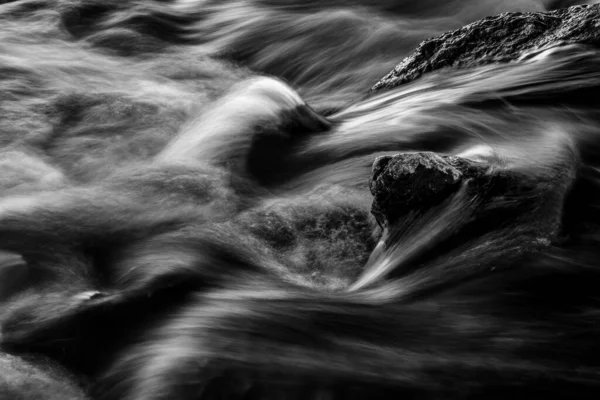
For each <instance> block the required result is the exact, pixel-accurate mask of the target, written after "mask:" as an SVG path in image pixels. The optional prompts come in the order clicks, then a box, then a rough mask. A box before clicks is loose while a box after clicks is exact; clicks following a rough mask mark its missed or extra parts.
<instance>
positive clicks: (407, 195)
mask: <svg viewBox="0 0 600 400" xmlns="http://www.w3.org/2000/svg"><path fill="white" fill-rule="evenodd" d="M455 158H456V157H444V156H439V155H437V154H435V153H407V154H398V155H396V156H394V157H390V156H383V157H379V158H377V159H376V160H375V162H374V163H373V170H372V174H371V179H370V180H369V188H370V189H371V193H372V194H373V197H374V200H373V205H372V207H371V212H372V213H373V215H374V216H375V218H377V221H378V222H379V223H380V224H381V225H382V226H383V227H386V226H388V225H390V224H391V223H393V222H394V221H395V220H396V219H397V218H398V217H399V216H401V215H404V214H406V213H408V212H409V211H413V210H425V209H427V208H430V207H432V206H434V205H435V204H438V203H440V202H441V201H443V200H444V199H445V198H447V197H448V196H449V195H450V194H451V193H452V192H454V191H456V189H457V187H458V185H460V183H461V182H462V181H463V178H464V177H465V176H464V172H468V171H466V169H465V168H464V167H463V168H460V166H459V164H457V163H453V162H452V159H455ZM453 164H454V165H453ZM457 167H458V168H457ZM461 170H462V171H461Z"/></svg>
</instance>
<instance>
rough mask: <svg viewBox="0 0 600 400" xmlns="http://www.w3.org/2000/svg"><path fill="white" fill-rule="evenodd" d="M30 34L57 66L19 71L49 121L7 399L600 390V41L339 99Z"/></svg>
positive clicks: (19, 86) (19, 277)
mask: <svg viewBox="0 0 600 400" xmlns="http://www.w3.org/2000/svg"><path fill="white" fill-rule="evenodd" d="M17 3H18V2H17ZM30 5H31V4H30ZM31 6H33V5H31ZM181 6H182V7H184V5H183V4H182V5H181ZM11 7H13V6H11ZM14 7H15V9H16V6H14ZM107 7H108V6H107ZM157 7H158V5H157ZM11 10H12V9H11ZM88 11H89V10H88ZM100 11H102V10H100ZM61 12H62V11H61ZM104 12H106V13H109V11H107V10H104ZM294 12H297V11H294ZM49 14H52V13H49ZM56 15H63V14H56ZM108 15H112V19H111V18H109V19H106V20H103V21H104V22H103V23H104V24H107V25H109V26H112V25H111V24H113V25H114V23H115V21H114V19H118V17H119V16H121V17H123V18H125V16H124V15H121V14H119V13H116V14H110V13H109V14H108ZM38 17H39V18H49V17H48V16H47V15H46V14H43V15H41V14H40V15H38ZM128 17H131V15H128ZM171 17H172V18H174V19H175V20H177V18H176V14H173V15H171ZM157 21H158V22H157ZM67 22H69V21H67ZM71 22H72V21H71ZM155 22H156V23H159V22H160V23H165V24H167V22H168V21H167V22H165V20H164V19H158V20H155ZM167 25H168V24H167ZM225 25H227V24H225ZM66 26H71V27H73V26H74V25H73V24H71V25H68V24H67V25H66ZM76 26H77V27H79V28H81V29H83V28H82V27H81V26H80V25H76ZM130 33H131V32H129V33H127V34H130ZM111 34H112V35H116V33H115V32H114V31H111ZM120 34H122V35H125V32H121V33H120ZM181 34H182V35H183V33H181ZM81 35H82V36H85V35H84V34H83V33H81ZM86 37H87V36H86ZM40 40H41V39H40ZM86 40H90V41H92V42H93V40H91V39H89V38H88V39H86ZM94 40H100V39H99V38H98V37H95V38H94ZM56 46H65V49H67V48H69V45H67V44H65V43H63V42H59V43H57V44H56ZM40 49H42V48H40ZM10 50H11V51H12V52H13V53H14V54H13V53H11V54H13V55H12V57H8V56H6V57H5V58H6V59H5V60H4V62H9V61H10V62H13V64H14V65H13V68H14V69H16V70H19V71H27V69H28V68H33V67H31V66H30V65H29V64H28V65H24V64H23V65H21V64H20V63H19V60H24V59H29V58H31V59H32V60H34V61H35V60H37V61H36V62H38V63H39V64H35V63H34V64H32V65H33V66H34V67H35V66H36V65H39V66H44V67H45V68H48V69H49V70H50V71H52V73H51V74H48V76H49V77H48V78H47V80H45V79H46V78H45V77H44V76H42V75H43V74H39V75H31V76H30V75H27V76H29V77H30V80H29V81H28V82H23V81H22V80H18V79H17V78H15V79H14V80H11V81H10V82H8V83H6V87H7V93H9V94H10V95H11V96H13V97H14V99H13V100H14V103H11V106H10V107H7V109H11V110H13V112H14V113H15V115H17V116H18V115H36V116H37V115H38V114H36V113H39V115H41V116H43V118H42V117H41V116H39V119H35V118H33V117H31V119H29V120H26V119H23V120H24V121H27V122H28V125H27V126H26V127H23V126H22V125H19V124H14V125H11V129H7V132H9V131H10V132H12V133H13V134H14V135H15V137H20V136H18V135H17V134H16V133H15V132H18V131H19V129H21V130H24V131H27V132H29V134H28V135H24V136H23V137H22V138H21V139H19V140H20V142H19V140H16V139H15V140H13V141H11V142H10V144H9V145H7V146H6V148H5V149H4V150H3V153H2V154H3V158H2V163H3V164H4V165H5V166H10V169H9V168H8V167H6V168H5V169H3V170H6V171H10V176H9V175H8V174H7V175H6V176H7V177H8V178H4V179H3V180H1V181H0V183H2V197H0V250H1V251H2V253H1V254H0V265H1V266H2V269H1V270H0V275H1V278H2V281H1V283H0V300H1V301H2V303H1V304H2V308H0V327H1V333H2V336H1V338H0V346H1V350H2V353H0V371H3V375H0V378H4V377H6V378H4V380H2V381H0V394H2V395H4V394H6V395H7V396H9V397H8V398H19V397H21V398H36V397H35V396H38V397H37V398H39V396H40V394H39V393H42V394H43V395H44V396H45V397H44V398H49V399H86V398H90V399H107V400H108V399H110V400H113V399H114V400H117V399H119V400H120V399H126V400H133V399H139V400H142V399H144V400H145V399H150V400H159V399H182V400H187V399H190V400H193V399H215V398H221V399H371V398H377V399H397V398H401V397H409V398H414V399H482V398H484V399H505V398H507V397H509V396H512V397H516V398H523V399H525V398H532V397H533V398H535V397H538V396H539V397H543V396H554V397H555V398H596V397H598V395H599V394H600V383H599V382H600V381H599V380H598V376H599V374H600V359H599V357H598V355H600V347H599V349H598V351H596V347H597V346H600V345H599V344H598V343H599V341H598V337H599V335H600V330H599V332H596V329H599V327H600V298H599V297H598V295H597V286H598V285H599V284H600V268H599V265H598V259H599V256H600V246H599V245H600V241H599V240H600V239H599V237H598V229H599V226H598V225H599V224H600V213H599V212H598V207H597V205H598V203H599V202H600V186H599V185H600V180H599V178H600V175H598V167H599V166H600V165H599V164H600V140H599V139H600V137H598V136H599V135H600V114H599V111H598V110H599V107H598V104H596V103H597V102H598V100H596V98H597V96H595V94H596V93H597V91H598V90H599V89H600V51H599V50H597V49H596V48H593V47H587V46H583V45H577V46H562V47H556V48H551V49H540V50H538V51H536V52H535V53H533V54H530V55H529V56H526V57H522V58H521V59H519V60H517V61H515V62H513V63H509V64H503V65H490V66H485V67H478V68H471V69H465V70H462V71H454V72H447V71H446V72H443V73H430V74H428V75H425V76H424V77H423V78H421V79H419V80H417V81H415V82H412V83H410V84H407V85H404V86H402V87H399V88H397V89H394V90H392V91H389V92H386V93H382V94H379V95H375V96H372V97H370V98H368V99H364V100H362V101H354V102H353V104H352V105H350V106H344V107H338V106H339V104H337V103H336V106H335V107H333V108H334V109H337V108H341V109H340V110H339V111H331V110H330V112H328V113H327V116H325V115H323V114H321V113H319V112H317V111H316V110H318V107H316V106H315V107H313V106H311V103H310V102H307V101H306V100H305V97H303V96H302V95H301V93H300V91H297V90H296V89H294V88H293V87H292V86H291V85H290V84H288V83H286V82H285V81H283V80H281V79H278V78H274V77H266V76H264V77H251V78H247V79H246V77H243V79H239V81H240V82H236V83H232V84H230V85H229V84H228V85H227V86H228V88H229V89H228V91H227V93H226V94H224V95H223V96H215V97H217V99H216V100H215V101H206V98H204V97H202V96H201V95H199V94H198V93H199V92H196V91H193V90H191V89H190V90H188V88H187V86H185V85H182V84H181V82H180V81H177V82H176V83H174V82H172V81H169V80H168V79H166V78H159V77H156V76H154V75H153V73H154V72H152V71H154V70H155V69H160V70H162V69H163V68H166V64H160V62H162V61H160V62H158V63H153V62H151V61H150V60H148V59H146V58H143V57H142V58H140V59H132V61H131V63H132V65H133V64H135V66H136V68H141V67H140V66H145V68H146V69H145V70H143V72H144V73H143V74H141V75H138V74H136V73H135V68H133V67H132V65H129V64H127V63H122V62H121V61H118V59H117V58H116V57H117V56H116V55H114V54H112V55H105V54H101V53H98V54H96V53H88V52H87V50H86V51H84V50H81V49H79V48H77V49H76V50H72V51H71V50H69V51H67V52H66V53H65V54H66V55H65V54H53V53H52V54H46V56H47V57H46V58H45V59H44V60H43V61H42V60H39V59H37V58H33V57H32V53H30V52H31V51H32V49H31V48H30V47H28V46H23V48H13V47H11V48H10ZM121 50H123V49H121ZM40 51H41V50H40ZM24 54H27V57H25V56H24ZM51 55H54V56H55V57H56V59H52V57H50V56H51ZM78 56H80V57H78ZM84 56H85V57H91V58H90V59H86V58H85V57H84ZM19 57H21V58H19ZM136 63H137V64H136ZM96 64H98V66H96ZM84 65H85V68H89V69H85V68H83V66H84ZM40 68H41V67H40ZM8 72H10V70H9V71H8ZM91 72H93V74H92V73H91ZM69 73H72V75H73V77H69ZM171 73H173V74H174V75H176V74H177V73H182V71H171ZM108 76H110V77H113V80H109V79H107V77H108ZM139 76H142V78H140V77H139ZM82 77H83V78H82ZM34 78H35V79H34ZM77 79H80V81H79V82H77V83H78V84H80V85H81V86H82V87H84V88H85V89H86V90H89V93H85V92H82V91H81V89H79V91H77V90H76V89H77V88H75V87H74V86H71V85H74V83H72V82H73V81H76V80H77ZM182 86H185V88H183V87H182ZM32 88H35V89H36V90H37V91H33V89H32ZM67 89H69V90H67ZM119 90H121V91H119ZM194 90H195V89H194ZM124 92H125V93H135V95H125V96H124V95H123V94H122V93H124ZM90 93H91V94H90ZM202 93H204V92H202ZM25 94H28V95H27V96H25ZM159 95H161V96H162V97H160V96H159ZM157 97H158V98H159V99H158V100H156V101H150V100H146V99H150V98H152V99H154V98H157ZM196 101H197V102H198V104H199V105H197V106H195V105H194V104H196V103H195V102H196ZM203 101H205V103H203ZM40 104H44V105H45V106H44V107H45V108H42V109H39V108H40V107H41V106H40ZM181 110H185V111H181ZM106 116H111V119H108V118H106ZM15 118H16V117H15ZM181 119H183V120H184V123H180V122H179V121H180V120H181ZM35 121H37V122H36V123H37V125H36V123H34V122H35ZM45 124H48V125H45ZM47 126H50V127H51V129H50V128H47ZM113 131H116V132H119V134H120V135H122V136H123V138H121V140H120V141H119V140H117V139H118V138H116V137H115V136H111V135H109V132H113ZM142 131H143V132H144V136H143V138H144V140H141V139H139V138H140V137H141V136H140V132H142ZM31 132H33V133H31ZM8 136H9V135H8V133H7V134H6V136H5V137H8ZM107 138H112V139H113V140H114V141H115V142H114V143H113V142H110V140H108V139H107ZM5 140H6V141H7V142H9V140H8V139H5ZM123 141H124V142H125V144H123ZM81 148H86V149H88V151H87V152H83V153H82V154H80V153H78V152H76V151H73V149H81ZM32 149H36V150H35V151H34V150H32ZM126 150H128V151H130V152H131V153H132V154H137V156H131V157H125V158H122V159H118V161H115V162H114V163H107V162H105V163H104V164H105V165H101V163H100V162H99V161H98V160H99V159H102V156H103V154H105V153H106V154H113V153H119V152H120V151H123V152H124V154H128V153H126ZM141 153H143V154H141ZM109 159H110V158H109V157H108V156H106V160H109ZM54 160H58V161H54ZM9 178H10V179H9ZM0 397H1V396H0Z"/></svg>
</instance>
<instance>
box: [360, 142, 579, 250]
mask: <svg viewBox="0 0 600 400" xmlns="http://www.w3.org/2000/svg"><path fill="white" fill-rule="evenodd" d="M577 165H578V163H577V160H576V158H575V157H557V159H556V160H554V161H553V165H548V166H545V167H544V168H541V169H540V170H539V171H538V172H536V171H534V170H532V171H527V172H525V171H522V170H519V169H515V170H513V169H506V168H499V167H498V166H493V165H490V164H488V163H481V162H475V161H472V160H469V159H466V158H462V157H456V156H440V155H437V154H435V153H430V152H421V153H401V154H397V155H395V156H393V157H391V156H384V157H379V158H377V159H376V160H375V162H374V164H373V169H372V174H371V178H370V181H369V187H370V189H371V193H372V194H373V203H372V206H371V212H372V214H373V215H374V216H375V218H376V219H377V221H378V222H379V224H380V225H381V227H382V228H383V229H384V231H387V232H390V231H394V230H395V229H397V228H399V227H401V226H402V225H403V224H405V223H406V221H405V217H406V216H408V215H410V214H414V213H415V212H416V213H426V212H429V211H430V210H432V209H434V208H435V207H437V206H439V205H440V204H442V203H443V202H444V201H445V200H447V199H449V198H450V197H452V196H454V195H455V194H456V193H457V192H458V191H459V190H462V193H463V194H464V196H462V197H461V199H462V200H460V202H461V203H463V204H462V205H461V206H460V210H462V211H460V213H461V214H462V215H463V217H466V218H465V220H464V221H463V223H466V224H467V225H465V226H464V229H463V231H464V232H463V233H461V235H463V236H464V234H465V233H466V235H467V236H466V237H465V239H466V240H471V239H473V238H474V237H480V236H482V235H485V234H489V233H491V232H493V231H496V232H498V234H500V232H505V233H507V234H508V233H510V235H512V238H511V240H514V239H516V236H519V239H518V241H519V242H520V247H528V246H532V248H533V247H537V246H538V245H549V244H550V243H551V242H553V241H555V240H557V239H558V237H559V235H560V229H561V226H560V225H561V219H562V212H563V203H564V201H565V195H566V193H567V192H568V191H569V189H570V187H571V185H572V184H573V181H574V179H575V175H576V171H577ZM555 169H556V170H560V171H562V173H560V174H558V173H556V174H552V173H550V174H548V173H546V171H551V170H555ZM446 222H448V221H446ZM440 223H443V222H440ZM384 236H386V235H384Z"/></svg>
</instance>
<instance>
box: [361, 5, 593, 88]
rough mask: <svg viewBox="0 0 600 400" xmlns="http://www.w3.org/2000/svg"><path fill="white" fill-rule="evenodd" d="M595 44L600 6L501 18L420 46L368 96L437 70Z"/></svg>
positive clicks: (478, 23)
mask: <svg viewBox="0 0 600 400" xmlns="http://www.w3.org/2000/svg"><path fill="white" fill-rule="evenodd" d="M574 43H578V44H589V45H598V44H600V5H598V4H597V5H592V6H574V7H570V8H566V9H562V10H556V11H552V12H547V13H541V12H537V13H504V14H500V15H497V16H493V17H488V18H485V19H482V20H480V21H477V22H474V23H472V24H469V25H467V26H465V27H463V28H461V29H458V30H455V31H452V32H447V33H444V34H443V35H441V36H438V37H435V38H431V39H428V40H425V41H424V42H422V43H421V44H420V45H419V47H418V48H417V50H416V51H415V52H414V53H413V54H412V55H411V56H409V57H407V58H405V59H404V60H403V61H402V62H401V63H400V64H398V65H397V66H396V68H394V70H393V71H392V72H390V73H389V74H388V75H386V76H385V77H384V78H383V79H381V80H380V81H379V82H378V83H377V84H376V85H375V86H373V88H372V89H371V91H377V90H381V89H388V88H393V87H396V86H399V85H402V84H404V83H407V82H410V81H412V80H415V79H417V78H418V77H420V76H421V75H423V74H424V73H427V72H431V71H434V70H439V69H442V68H449V67H452V68H464V67H472V66H479V65H485V64H491V63H502V62H510V61H514V60H516V59H518V58H519V57H520V56H522V55H523V54H524V53H525V52H528V51H530V50H534V49H539V48H546V47H550V46H552V45H559V44H574Z"/></svg>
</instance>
